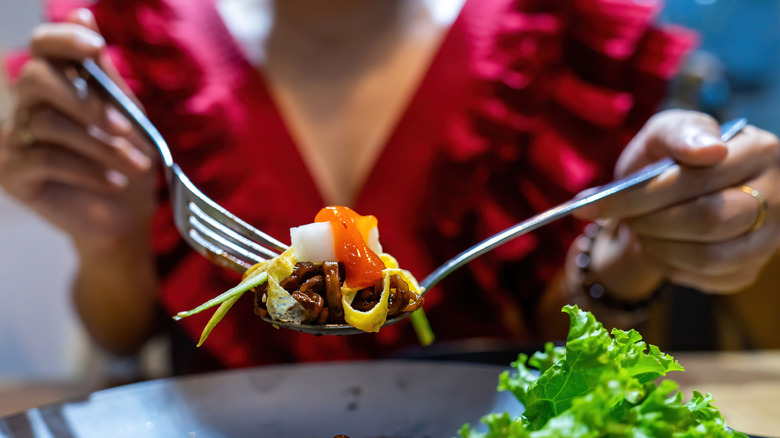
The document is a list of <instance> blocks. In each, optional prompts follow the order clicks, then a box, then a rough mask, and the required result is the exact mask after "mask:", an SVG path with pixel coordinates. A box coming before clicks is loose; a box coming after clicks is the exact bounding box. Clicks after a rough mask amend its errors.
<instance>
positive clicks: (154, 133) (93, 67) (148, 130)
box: [76, 59, 174, 169]
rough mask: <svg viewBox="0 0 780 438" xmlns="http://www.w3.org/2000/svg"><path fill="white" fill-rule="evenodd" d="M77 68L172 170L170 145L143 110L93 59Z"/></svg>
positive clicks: (84, 61) (80, 63) (83, 62)
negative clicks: (147, 141)
mask: <svg viewBox="0 0 780 438" xmlns="http://www.w3.org/2000/svg"><path fill="white" fill-rule="evenodd" d="M76 68H77V69H78V70H79V72H80V73H81V77H82V78H83V79H84V80H86V81H87V82H89V83H91V84H92V85H93V86H94V87H95V88H97V89H98V90H99V91H100V92H101V94H103V96H104V97H105V98H106V99H107V100H108V101H109V102H111V103H112V104H114V106H116V108H117V110H119V112H121V113H122V114H123V115H124V116H125V117H127V118H128V120H130V123H132V124H133V126H135V127H136V128H137V129H138V130H139V131H140V132H141V133H142V134H144V135H145V136H146V137H147V138H148V140H149V141H150V142H152V144H153V145H155V146H156V147H157V150H158V151H159V152H160V155H161V156H162V160H163V164H164V165H165V167H166V168H168V169H172V168H173V166H174V164H173V157H172V156H171V151H170V149H169V148H168V143H166V142H165V139H163V137H162V134H160V131H158V130H157V128H155V127H154V125H153V124H152V122H151V121H150V120H149V119H148V118H147V117H146V115H145V114H144V112H143V111H141V108H138V105H136V104H135V103H134V102H133V101H132V99H130V98H129V97H128V96H127V94H125V92H124V91H122V89H121V88H119V86H118V85H117V84H116V83H115V82H114V81H113V80H111V78H110V77H108V75H107V74H106V72H105V71H103V69H102V68H100V67H99V66H98V65H97V64H96V63H95V61H93V60H92V59H84V60H83V61H81V62H79V63H76Z"/></svg>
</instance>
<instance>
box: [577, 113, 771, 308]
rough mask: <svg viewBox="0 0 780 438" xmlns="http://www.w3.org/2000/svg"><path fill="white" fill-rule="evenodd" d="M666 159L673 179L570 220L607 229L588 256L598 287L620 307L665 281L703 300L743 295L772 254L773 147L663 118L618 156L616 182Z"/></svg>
mask: <svg viewBox="0 0 780 438" xmlns="http://www.w3.org/2000/svg"><path fill="white" fill-rule="evenodd" d="M664 156H671V157H672V158H674V159H675V160H676V161H677V162H678V163H679V164H680V168H679V171H667V172H666V173H664V174H663V175H661V176H660V177H658V178H656V179H654V180H652V181H651V182H649V183H648V184H646V185H644V186H642V187H639V188H637V189H634V190H628V191H626V192H623V193H619V194H617V195H615V196H613V197H611V198H607V199H605V200H603V201H601V202H599V203H596V204H594V205H592V206H589V207H588V208H586V209H583V211H581V212H580V213H578V217H580V218H584V219H590V220H596V219H602V220H604V223H605V224H606V226H605V231H606V232H602V236H600V237H599V238H598V239H597V240H596V243H595V246H594V248H593V251H592V253H591V254H592V267H593V270H594V272H596V273H597V275H598V276H599V280H600V281H601V282H602V283H603V284H604V285H605V287H606V288H607V289H608V290H610V292H612V293H613V294H617V295H620V296H622V297H624V298H627V299H641V298H643V297H645V296H647V295H649V294H650V293H651V292H652V290H654V289H655V288H657V286H658V285H659V284H660V282H661V281H662V280H664V279H666V280H669V281H671V282H673V283H677V284H681V285H686V286H690V287H693V288H696V289H699V290H702V291H705V292H711V293H730V292H735V291H738V290H740V289H742V288H745V287H747V286H749V285H751V284H752V283H753V282H754V281H755V280H756V278H757V276H758V274H759V272H760V271H761V268H762V267H763V266H764V265H765V264H766V262H767V261H768V260H769V258H770V257H771V256H772V255H773V254H774V253H775V251H776V250H777V249H778V246H779V244H780V217H778V216H780V214H779V213H780V211H778V204H780V161H779V155H778V139H777V137H775V136H774V135H773V134H771V133H769V132H767V131H764V130H761V129H758V128H756V127H754V126H747V127H745V128H744V129H743V130H742V131H741V132H740V133H739V134H737V135H736V136H735V137H734V138H733V139H731V140H729V141H728V143H725V144H724V143H723V142H721V141H720V128H719V125H718V123H717V122H716V121H715V120H714V119H712V118H711V117H709V116H707V115H705V114H701V113H696V112H692V111H681V110H670V111H665V112H662V113H659V114H658V115H656V116H654V117H653V118H651V119H650V121H649V122H648V123H647V124H646V125H645V127H644V128H642V130H641V131H640V132H639V133H638V134H637V136H636V137H635V138H634V139H633V140H632V141H631V143H630V144H629V145H628V146H627V147H626V149H625V150H624V151H623V153H622V155H621V156H620V159H619V160H618V164H617V167H616V177H618V178H619V177H621V176H624V175H626V174H629V173H631V172H634V171H636V170H638V169H640V168H642V167H644V166H646V165H648V164H650V163H652V162H654V161H656V160H658V159H660V158H662V157H664Z"/></svg>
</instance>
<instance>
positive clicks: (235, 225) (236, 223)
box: [172, 166, 288, 252]
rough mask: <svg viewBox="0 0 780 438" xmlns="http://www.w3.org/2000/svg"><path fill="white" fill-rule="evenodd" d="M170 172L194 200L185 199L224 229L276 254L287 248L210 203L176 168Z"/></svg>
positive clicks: (217, 205)
mask: <svg viewBox="0 0 780 438" xmlns="http://www.w3.org/2000/svg"><path fill="white" fill-rule="evenodd" d="M172 170H173V173H174V174H175V178H177V179H178V180H179V182H181V184H182V185H183V188H184V189H185V190H186V191H187V192H189V193H190V194H192V195H194V196H193V198H194V199H187V201H190V202H192V201H194V202H196V203H197V205H198V207H200V209H201V210H202V211H203V212H204V213H206V214H207V215H208V216H211V217H212V218H214V220H215V221H216V222H218V223H220V224H223V225H224V226H225V227H227V228H230V229H231V230H233V231H235V232H236V233H238V234H240V235H241V236H244V237H245V238H246V239H248V240H249V241H253V242H256V243H259V244H260V245H262V246H265V247H268V248H271V249H273V250H275V251H277V252H283V251H284V250H286V249H287V248H288V247H287V245H285V244H284V243H282V242H280V241H278V240H276V239H274V238H273V237H271V236H269V235H268V234H266V233H264V232H262V231H260V230H258V229H257V228H255V227H253V226H251V225H249V224H248V223H246V222H244V221H243V220H241V219H240V218H238V217H237V216H236V215H234V214H233V213H230V212H229V211H227V210H225V209H224V208H223V207H222V206H220V205H219V204H217V203H216V202H214V201H212V200H211V199H210V198H209V197H208V196H206V195H204V194H203V192H201V191H200V190H199V189H198V188H197V187H195V185H194V184H192V182H190V180H189V178H187V176H186V175H184V172H182V171H181V169H179V167H178V166H174V167H173V168H172ZM185 199H186V198H185Z"/></svg>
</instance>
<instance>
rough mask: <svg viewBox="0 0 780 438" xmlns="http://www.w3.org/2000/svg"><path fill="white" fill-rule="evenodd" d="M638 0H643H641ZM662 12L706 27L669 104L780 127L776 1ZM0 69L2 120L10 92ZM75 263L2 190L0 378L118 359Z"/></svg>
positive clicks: (7, 16)
mask: <svg viewBox="0 0 780 438" xmlns="http://www.w3.org/2000/svg"><path fill="white" fill-rule="evenodd" d="M637 1H639V0H637ZM42 3H43V1H42V0H24V1H22V0H0V55H2V54H3V53H7V51H9V50H14V49H19V48H21V47H24V45H25V44H26V41H27V39H28V36H29V34H30V31H31V30H32V28H33V27H34V26H35V25H36V24H38V23H39V22H40V21H41V18H40V17H41V13H40V10H41V4H42ZM667 3H668V5H667V7H666V9H665V10H664V11H663V13H662V15H661V16H660V17H659V20H662V21H665V22H669V23H675V24H680V25H684V26H687V27H690V28H693V29H696V30H698V31H699V32H700V33H701V37H702V44H701V47H700V50H699V51H697V52H696V53H694V54H693V55H692V56H691V58H690V59H689V61H688V64H687V66H686V68H685V71H684V73H683V75H681V77H680V78H679V79H678V80H676V81H675V83H674V84H673V85H672V87H671V90H670V95H669V97H668V105H669V106H676V107H687V108H696V109H700V110H703V111H706V112H709V113H711V114H713V115H715V116H716V117H718V118H719V119H721V120H727V119H729V118H732V117H736V116H741V117H747V118H748V119H749V120H750V121H751V122H752V123H753V124H755V125H758V126H761V127H763V128H765V129H768V130H770V131H772V132H775V133H778V132H780V80H778V75H777V73H776V72H777V67H778V64H779V63H780V50H778V44H780V26H778V25H777V23H778V22H780V1H777V0H740V1H737V0H669V1H668V2H667ZM3 81H4V79H2V78H0V121H2V120H4V119H5V118H6V117H7V116H8V111H9V107H10V99H11V95H10V92H9V91H8V90H7V87H6V84H5V83H4V82H3ZM74 266H75V261H74V258H73V253H72V251H71V248H70V246H69V242H68V240H67V239H66V238H65V237H63V235H61V234H60V233H58V232H57V231H56V230H54V229H52V228H51V227H49V226H48V225H47V224H45V223H43V222H42V221H41V220H40V219H38V218H37V217H36V216H35V215H33V214H31V213H29V212H28V211H26V210H25V209H24V208H22V207H20V206H19V205H17V204H16V203H14V202H13V201H12V200H10V199H8V197H6V196H5V195H4V194H3V193H0V303H1V304H0V384H2V382H3V381H13V380H28V379H32V380H61V381H65V380H73V379H83V378H85V377H88V376H89V374H90V373H93V372H95V370H96V369H98V368H100V369H102V370H104V369H105V368H106V367H115V366H117V365H116V364H117V362H116V361H114V360H111V359H110V358H106V357H104V356H101V355H100V354H99V353H98V352H96V351H95V350H94V349H93V348H91V346H90V343H89V341H88V340H87V339H86V338H85V335H84V333H83V332H82V331H81V328H80V326H79V324H78V321H77V318H76V316H75V314H74V312H73V308H72V306H71V304H70V300H69V284H70V281H71V275H72V273H73V269H74Z"/></svg>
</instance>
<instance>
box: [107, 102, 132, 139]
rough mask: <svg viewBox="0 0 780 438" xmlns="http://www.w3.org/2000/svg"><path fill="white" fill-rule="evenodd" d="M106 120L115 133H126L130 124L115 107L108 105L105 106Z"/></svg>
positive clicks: (130, 127)
mask: <svg viewBox="0 0 780 438" xmlns="http://www.w3.org/2000/svg"><path fill="white" fill-rule="evenodd" d="M106 120H108V124H109V126H110V127H111V129H112V130H113V131H114V132H115V133H117V134H128V133H129V132H130V129H132V125H131V124H130V121H129V120H127V117H125V116H124V115H122V113H120V112H119V111H118V110H117V109H116V108H114V107H111V106H109V107H108V108H106Z"/></svg>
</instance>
